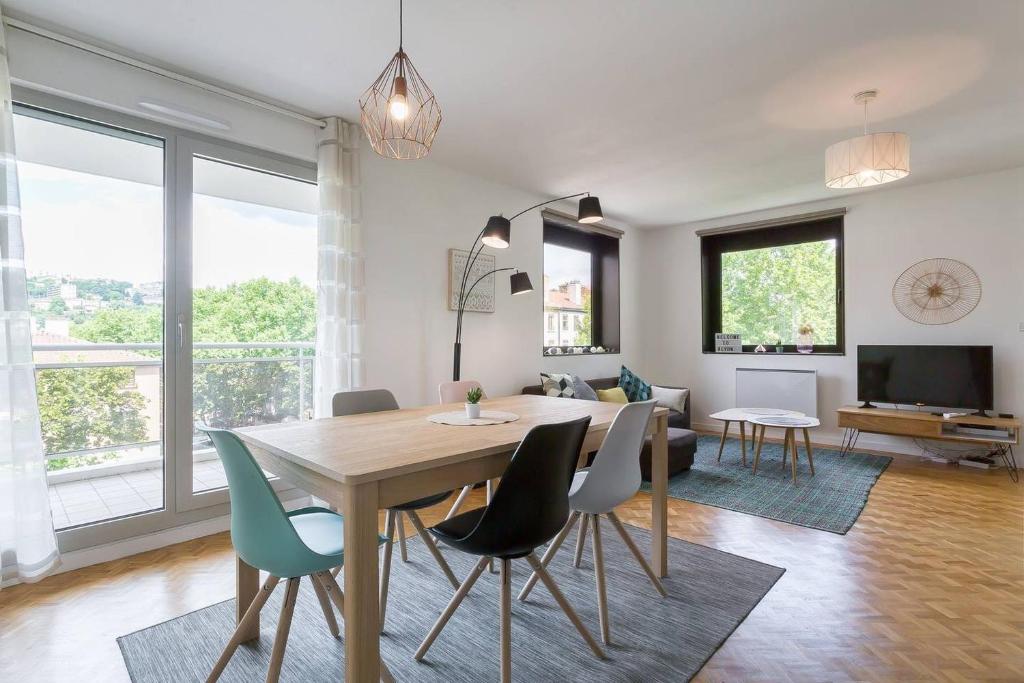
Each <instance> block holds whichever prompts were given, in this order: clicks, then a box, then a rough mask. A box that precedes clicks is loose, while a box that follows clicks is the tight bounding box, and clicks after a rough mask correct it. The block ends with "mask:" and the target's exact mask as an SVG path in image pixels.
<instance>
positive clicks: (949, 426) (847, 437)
mask: <svg viewBox="0 0 1024 683" xmlns="http://www.w3.org/2000/svg"><path fill="white" fill-rule="evenodd" d="M836 413H837V415H838V418H839V426H840V427H841V428H843V429H844V430H845V431H844V432H843V443H842V447H841V448H840V451H839V452H840V454H841V455H844V456H845V455H846V454H847V453H850V452H851V451H852V450H853V449H854V447H855V446H856V445H857V438H858V437H859V436H860V433H861V432H868V433H869V434H891V435H893V436H909V437H914V438H918V439H934V440H936V441H949V442H954V443H966V444H976V445H985V446H989V447H990V448H992V449H994V450H995V451H996V452H997V453H998V454H999V456H1000V457H1001V458H1002V459H1003V462H1004V463H1005V464H1006V469H1007V472H1008V473H1009V475H1010V478H1011V479H1012V480H1013V481H1017V480H1018V473H1017V467H1016V461H1015V459H1014V454H1013V447H1014V446H1019V445H1020V433H1021V421H1020V420H1018V419H1016V418H1012V417H986V416H981V415H961V416H959V417H950V418H944V417H942V416H941V415H934V414H932V413H927V412H923V411H918V410H898V409H892V408H875V407H871V408H867V407H866V406H865V407H857V406H845V407H843V408H839V409H838V410H837V411H836ZM961 426H962V427H982V428H989V429H997V430H1000V431H1005V432H1006V433H1007V436H1002V435H983V434H978V433H976V432H972V433H963V432H958V431H957V428H958V427H961Z"/></svg>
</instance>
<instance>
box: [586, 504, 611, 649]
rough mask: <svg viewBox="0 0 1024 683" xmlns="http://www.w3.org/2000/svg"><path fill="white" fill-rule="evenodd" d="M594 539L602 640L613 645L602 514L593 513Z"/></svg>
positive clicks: (595, 576) (595, 577)
mask: <svg viewBox="0 0 1024 683" xmlns="http://www.w3.org/2000/svg"><path fill="white" fill-rule="evenodd" d="M590 521H591V526H592V527H593V539H594V582H595V583H596V585H597V616H598V621H599V622H600V625H601V640H602V641H604V644H605V645H611V644H612V641H611V625H610V624H609V623H608V592H607V590H606V587H605V585H604V553H603V552H602V551H603V548H602V547H601V516H600V515H591V517H590Z"/></svg>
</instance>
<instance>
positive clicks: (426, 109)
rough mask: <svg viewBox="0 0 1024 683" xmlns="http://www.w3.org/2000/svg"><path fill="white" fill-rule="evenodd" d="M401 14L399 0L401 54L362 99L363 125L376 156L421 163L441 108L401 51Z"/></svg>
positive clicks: (400, 45) (360, 103)
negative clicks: (415, 160)
mask: <svg viewBox="0 0 1024 683" xmlns="http://www.w3.org/2000/svg"><path fill="white" fill-rule="evenodd" d="M402 10H403V8H402V2H401V0H399V4H398V52H396V53H395V56H394V57H392V58H391V61H390V62H388V65H387V66H386V67H384V71H382V72H381V74H380V76H378V77H377V80H375V81H374V82H373V85H371V86H370V87H369V88H368V89H367V90H366V92H365V93H363V96H362V97H361V98H360V99H359V109H360V110H361V112H362V113H361V115H360V121H361V123H362V126H363V131H364V132H365V133H366V137H367V138H369V139H370V146H371V147H373V151H375V152H376V153H377V154H379V155H381V156H382V157H387V158H389V159H422V158H423V157H425V156H427V154H428V153H429V152H430V146H431V145H432V144H434V136H435V135H437V129H438V128H440V126H441V107H440V105H438V103H437V99H436V98H435V97H434V93H433V91H431V89H430V88H429V87H428V86H427V84H426V82H425V81H424V80H423V78H421V77H420V74H419V72H418V71H416V67H415V66H413V64H412V61H411V60H410V59H409V55H407V54H406V53H405V50H403V49H402V19H403V17H402Z"/></svg>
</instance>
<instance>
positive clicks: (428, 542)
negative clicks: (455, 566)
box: [405, 510, 459, 589]
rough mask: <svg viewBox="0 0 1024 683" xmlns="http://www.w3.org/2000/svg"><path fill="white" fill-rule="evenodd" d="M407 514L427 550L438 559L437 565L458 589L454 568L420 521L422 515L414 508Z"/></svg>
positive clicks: (453, 586) (449, 581)
mask: <svg viewBox="0 0 1024 683" xmlns="http://www.w3.org/2000/svg"><path fill="white" fill-rule="evenodd" d="M405 514H406V516H408V517H409V521H410V522H412V525H413V526H414V527H416V533H418V534H419V535H420V538H422V539H423V545H425V546H427V550H429V551H430V554H431V555H433V556H434V559H435V560H436V561H437V566H438V567H440V568H441V571H443V572H444V575H445V576H447V577H448V583H450V584H451V585H452V588H455V589H458V587H459V580H458V579H457V578H455V573H454V572H452V568H451V567H449V566H448V561H447V560H445V559H444V555H442V554H441V551H440V550H438V549H437V544H436V543H434V539H432V538H431V537H430V534H428V533H427V530H426V529H424V528H423V522H422V521H420V516H419V515H418V514H416V512H415V511H414V510H409V511H408V512H406V513H405Z"/></svg>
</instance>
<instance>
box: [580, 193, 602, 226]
mask: <svg viewBox="0 0 1024 683" xmlns="http://www.w3.org/2000/svg"><path fill="white" fill-rule="evenodd" d="M603 219H604V214H603V213H601V201H600V200H599V199H598V198H597V197H591V196H586V197H584V198H583V199H581V200H580V212H579V217H578V218H577V219H576V220H578V221H579V222H580V223H597V222H598V221H600V220H603Z"/></svg>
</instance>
